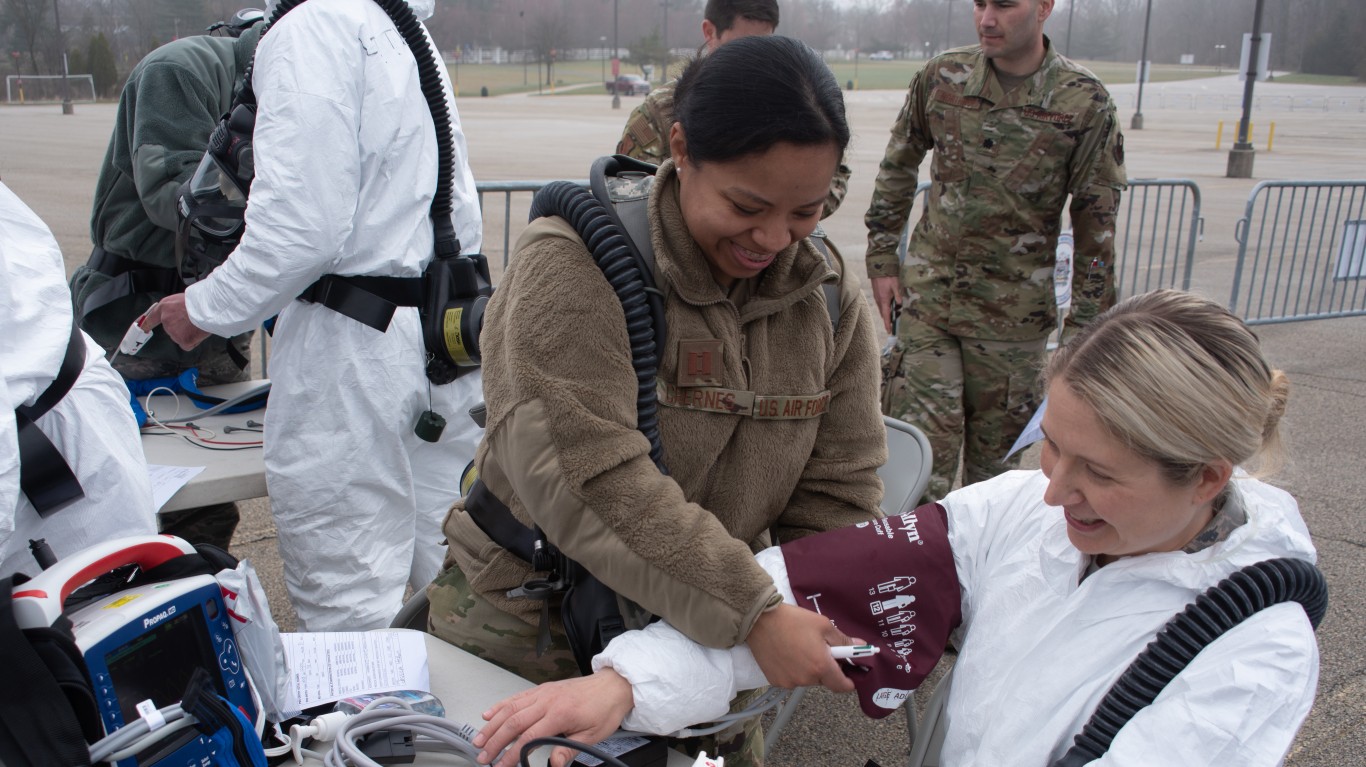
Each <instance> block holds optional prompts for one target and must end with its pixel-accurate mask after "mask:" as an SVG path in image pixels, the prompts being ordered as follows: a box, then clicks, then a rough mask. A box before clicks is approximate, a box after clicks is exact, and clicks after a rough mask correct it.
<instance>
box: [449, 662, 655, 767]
mask: <svg viewBox="0 0 1366 767" xmlns="http://www.w3.org/2000/svg"><path fill="white" fill-rule="evenodd" d="M634 705H635V699H634V697H633V696H632V694H631V683H630V682H627V681H626V679H625V678H624V677H622V676H621V675H620V674H618V673H617V672H615V671H613V670H612V669H603V670H601V671H599V672H597V673H595V674H591V675H589V676H584V677H578V678H575V679H566V680H564V681H562V682H549V683H546V684H542V685H537V686H536V687H533V688H531V689H530V690H524V691H522V692H519V693H517V694H516V695H513V696H512V697H510V698H507V699H506V700H502V701H500V702H498V703H496V704H494V706H493V708H491V709H489V710H488V711H485V712H484V719H486V720H487V721H488V724H487V725H485V726H484V729H482V730H480V731H479V734H478V735H476V736H475V737H474V745H475V747H476V748H480V749H483V751H482V752H481V753H480V754H479V759H478V762H479V763H480V764H490V763H491V762H492V761H493V759H494V758H495V757H497V756H498V754H499V753H500V752H501V751H503V749H504V748H507V753H505V754H503V758H502V759H499V760H498V762H497V765H496V767H516V765H517V763H518V761H519V760H520V758H521V752H522V747H523V746H525V745H526V744H527V743H528V742H530V741H532V740H534V739H536V738H544V737H550V736H555V735H564V736H565V737H567V738H570V739H571V740H577V741H579V742H581V743H587V744H589V745H592V744H594V743H597V742H599V741H601V740H603V739H605V738H607V737H608V736H609V735H611V734H612V733H614V732H616V731H617V728H618V727H620V726H621V720H623V719H625V718H626V715H627V714H629V713H630V712H631V708H632V707H633V706H634ZM514 741H515V742H514ZM509 746H510V748H509ZM576 755H577V752H575V751H573V750H571V749H569V748H565V747H563V746H558V747H556V748H555V749H554V750H553V751H552V752H551V754H550V764H551V765H552V767H565V765H567V764H569V761H570V760H571V759H573V758H574V757H575V756H576Z"/></svg>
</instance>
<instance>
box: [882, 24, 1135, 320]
mask: <svg viewBox="0 0 1366 767" xmlns="http://www.w3.org/2000/svg"><path fill="white" fill-rule="evenodd" d="M1045 43H1046V44H1047V41H1046V40H1045ZM1123 147H1124V139H1123V136H1122V135H1121V134H1120V132H1119V127H1118V124H1117V122H1116V120H1115V106H1114V102H1113V101H1111V100H1110V95H1109V93H1108V92H1107V91H1106V90H1105V87H1104V86H1103V85H1101V83H1100V81H1099V80H1097V79H1096V78H1095V76H1094V75H1092V74H1091V73H1090V72H1088V71H1087V70H1086V69H1084V68H1083V67H1080V66H1078V65H1076V64H1074V63H1072V62H1071V61H1069V60H1068V59H1066V58H1063V57H1062V56H1060V55H1058V53H1057V52H1056V51H1054V50H1053V48H1052V46H1051V45H1049V47H1048V52H1047V55H1046V56H1045V58H1044V61H1043V64H1042V66H1041V67H1040V68H1039V70H1038V71H1037V72H1035V73H1034V75H1033V76H1031V77H1030V78H1029V79H1027V80H1025V81H1024V82H1022V83H1020V84H1019V86H1018V87H1016V88H1014V89H1013V90H1012V91H1011V92H1010V93H1004V92H1003V91H1002V88H1001V84H1000V83H999V82H998V81H997V78H996V75H995V71H994V70H993V69H992V68H991V67H990V66H989V65H988V63H987V60H986V59H985V57H983V55H982V52H981V48H980V46H970V47H967V48H959V49H955V50H952V51H948V52H946V53H944V54H941V55H939V56H937V57H935V58H934V59H931V60H930V61H929V62H928V63H927V64H926V65H925V68H924V69H923V70H921V71H920V72H919V73H917V74H916V76H915V78H914V79H913V80H912V81H911V87H910V91H909V92H908V93H907V95H906V103H905V105H904V106H903V107H902V109H901V113H900V114H899V115H898V116H897V120H896V123H895V124H894V125H893V126H892V136H891V139H890V141H888V143H887V152H886V155H885V156H884V157H883V159H882V163H881V165H880V166H879V171H878V177H877V180H876V182H875V184H874V190H873V200H872V204H871V205H870V206H869V208H868V213H867V216H866V217H865V221H866V223H867V225H868V251H867V265H868V274H869V275H870V276H872V277H883V276H897V275H898V274H899V276H900V277H901V284H902V287H903V288H904V289H905V296H904V300H905V301H906V309H907V311H908V312H909V313H910V315H911V316H912V317H914V318H915V319H917V320H919V321H922V322H927V323H930V324H931V325H934V326H935V327H938V328H941V329H943V330H946V331H947V332H949V333H952V334H954V335H959V336H965V337H969V338H983V339H992V340H999V341H1024V340H1033V339H1038V338H1042V337H1044V336H1046V335H1048V333H1049V332H1050V331H1051V330H1052V329H1053V328H1055V327H1056V326H1057V319H1056V318H1057V309H1056V306H1055V298H1054V290H1053V266H1054V261H1055V251H1056V248H1057V242H1058V233H1059V231H1060V229H1061V223H1062V212H1063V207H1064V205H1065V204H1066V202H1067V199H1068V195H1071V200H1072V201H1071V206H1070V211H1071V218H1072V228H1073V231H1074V236H1075V243H1076V246H1075V256H1074V257H1073V288H1072V314H1071V318H1070V319H1069V323H1076V324H1078V325H1084V324H1085V323H1087V322H1089V321H1090V320H1091V319H1093V318H1094V317H1095V316H1096V315H1097V314H1099V313H1100V312H1101V311H1102V310H1104V309H1106V308H1108V307H1109V306H1111V305H1113V304H1114V301H1115V285H1114V266H1115V264H1114V236H1115V214H1116V212H1117V210H1118V207H1119V197H1120V192H1121V191H1122V190H1123V189H1124V187H1125V184H1126V179H1125V175H1124V148H1123ZM930 150H934V153H933V156H932V157H931V159H930V177H931V180H932V184H931V186H930V190H929V193H928V205H927V207H926V209H925V210H924V211H923V213H922V215H921V217H920V221H919V223H917V224H916V227H915V230H914V232H913V233H912V235H911V241H910V249H909V252H908V253H907V256H906V262H905V263H904V264H899V263H898V262H897V253H896V249H897V243H898V241H899V239H900V236H901V232H902V229H903V228H904V226H905V223H906V220H907V218H908V216H909V213H910V210H911V203H912V201H913V199H914V197H915V191H916V186H917V183H918V180H919V172H918V169H919V166H920V163H921V160H922V159H924V157H925V154H926V153H928V152H930Z"/></svg>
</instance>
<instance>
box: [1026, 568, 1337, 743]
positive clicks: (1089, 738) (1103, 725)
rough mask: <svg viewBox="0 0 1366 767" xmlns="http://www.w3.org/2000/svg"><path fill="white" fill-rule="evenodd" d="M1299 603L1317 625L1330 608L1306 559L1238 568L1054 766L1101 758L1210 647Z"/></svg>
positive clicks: (1169, 632) (1113, 693)
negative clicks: (1260, 617) (1254, 619)
mask: <svg viewBox="0 0 1366 767" xmlns="http://www.w3.org/2000/svg"><path fill="white" fill-rule="evenodd" d="M1292 601H1293V602H1299V603H1300V604H1301V605H1303V606H1304V611H1305V612H1306V613H1308V614H1309V622H1310V624H1312V625H1313V626H1314V628H1316V629H1317V628H1318V626H1319V622H1320V621H1322V620H1323V615H1324V613H1325V612H1327V610H1328V586H1327V584H1326V582H1325V581H1324V579H1323V573H1321V572H1319V570H1318V568H1316V567H1314V566H1313V565H1312V564H1310V563H1308V562H1306V561H1304V560H1302V559H1268V560H1266V561H1265V562H1258V563H1256V564H1254V565H1249V566H1248V567H1245V568H1243V569H1242V570H1239V571H1238V572H1236V573H1234V574H1232V575H1230V576H1229V577H1227V578H1225V579H1224V580H1222V581H1220V582H1219V583H1218V584H1217V585H1215V586H1213V587H1211V588H1210V589H1209V590H1208V591H1206V592H1205V593H1204V594H1201V595H1200V596H1199V597H1197V598H1196V600H1195V602H1193V603H1192V604H1191V605H1190V606H1188V607H1187V608H1186V609H1185V610H1182V611H1181V612H1180V613H1179V614H1178V615H1177V616H1176V617H1175V618H1172V619H1171V620H1170V621H1168V622H1167V625H1166V626H1164V627H1163V629H1162V631H1160V632H1159V633H1158V635H1157V638H1156V639H1154V640H1153V641H1152V642H1149V643H1148V646H1147V647H1146V648H1144V650H1143V652H1142V653H1140V654H1139V656H1138V657H1137V658H1135V659H1134V662H1133V664H1132V665H1130V666H1129V668H1128V669H1127V670H1126V671H1125V672H1124V673H1123V674H1122V675H1121V676H1120V678H1119V680H1118V681H1116V682H1115V684H1114V686H1113V687H1111V688H1110V691H1109V692H1107V693H1106V694H1105V697H1104V698H1103V699H1101V701H1100V705H1099V706H1097V707H1096V713H1095V714H1093V715H1092V716H1091V721H1089V722H1087V723H1086V726H1085V727H1083V728H1082V731H1081V733H1079V734H1078V735H1077V737H1076V739H1075V741H1074V743H1073V745H1072V748H1071V749H1070V750H1069V751H1068V752H1067V753H1066V754H1065V755H1063V757H1062V758H1061V759H1059V760H1058V761H1056V762H1054V763H1053V767H1079V765H1084V764H1088V763H1090V762H1093V761H1095V760H1096V759H1099V758H1100V757H1101V755H1103V754H1104V753H1105V752H1106V751H1108V750H1109V748H1110V743H1111V742H1112V741H1114V739H1115V735H1117V734H1118V733H1119V730H1120V728H1121V727H1123V726H1124V725H1125V724H1126V723H1127V722H1128V721H1129V720H1130V719H1132V718H1133V716H1134V714H1136V713H1138V711H1139V710H1140V709H1142V708H1143V707H1145V706H1147V705H1148V704H1150V703H1152V702H1153V700H1154V699H1155V698H1157V695H1158V693H1160V692H1162V688H1164V687H1166V686H1167V683H1168V682H1170V681H1171V680H1172V679H1173V678H1175V677H1176V675H1177V674H1179V673H1181V671H1182V669H1184V668H1186V666H1187V665H1189V664H1190V662H1191V660H1193V659H1194V658H1195V656H1196V655H1197V654H1198V653H1199V652H1200V651H1201V650H1202V649H1204V647H1205V646H1206V645H1208V644H1209V643H1211V642H1213V641H1214V640H1216V639H1218V638H1219V637H1220V636H1221V635H1222V634H1223V633H1224V632H1226V631H1228V630H1229V629H1231V628H1233V627H1234V626H1236V625H1238V624H1239V623H1242V622H1243V621H1244V620H1246V619H1247V618H1248V617H1250V616H1251V615H1253V614H1255V613H1256V612H1258V611H1259V610H1262V609H1264V608H1267V607H1270V606H1272V605H1275V604H1279V603H1281V602H1292Z"/></svg>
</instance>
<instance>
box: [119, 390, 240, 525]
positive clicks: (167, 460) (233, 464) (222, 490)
mask: <svg viewBox="0 0 1366 767" xmlns="http://www.w3.org/2000/svg"><path fill="white" fill-rule="evenodd" d="M264 383H267V382H266V381H243V382H241V383H233V384H223V385H221V386H206V387H203V392H204V393H205V394H211V395H213V396H216V397H224V398H230V397H233V396H236V395H238V394H243V393H245V392H247V391H250V390H252V389H254V388H256V387H258V386H260V385H261V384H264ZM151 400H152V402H151V407H152V409H153V411H154V412H156V413H157V415H158V416H160V417H163V418H174V417H176V401H175V399H174V398H172V397H171V396H169V395H163V394H158V395H157V396H155V397H152V398H151ZM195 411H196V408H195V406H194V404H193V403H191V402H190V401H189V400H187V399H186V398H185V397H184V395H181V397H180V416H182V417H183V416H187V415H190V414H192V413H194V412H195ZM265 419H266V410H265V409H261V410H252V411H250V412H247V413H238V414H236V415H213V416H208V417H207V418H201V419H195V424H196V425H198V426H201V427H203V428H205V429H211V430H213V431H214V432H216V433H217V434H218V437H217V438H218V439H222V440H230V441H234V442H252V441H259V440H260V438H261V434H259V433H256V432H236V433H232V434H225V433H224V432H223V427H224V426H235V427H236V426H246V425H247V421H248V420H252V421H256V422H257V423H263V422H264V421H265ZM149 423H150V421H149ZM142 452H143V454H144V455H145V456H146V457H147V463H149V464H158V465H162V466H204V467H206V468H205V470H204V471H202V472H200V473H199V474H198V475H197V476H196V477H195V478H194V479H192V480H190V482H189V484H187V485H185V487H182V488H181V489H180V490H179V491H178V492H176V494H175V495H173V496H171V499H170V500H169V501H167V502H166V505H165V506H162V507H161V509H160V511H178V510H180V509H190V508H195V507H198V506H207V505H209V504H214V503H226V502H228V501H241V500H244V499H247V498H260V497H262V496H264V495H265V494H266V467H265V461H264V459H263V458H262V456H261V449H260V448H259V447H257V448H253V449H250V450H206V449H204V448H202V447H197V446H195V445H192V444H190V443H189V442H186V441H185V440H184V439H182V438H180V437H179V436H169V435H155V434H147V433H146V432H144V433H143V435H142Z"/></svg>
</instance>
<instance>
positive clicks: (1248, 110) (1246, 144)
mask: <svg viewBox="0 0 1366 767" xmlns="http://www.w3.org/2000/svg"><path fill="white" fill-rule="evenodd" d="M1265 4H1266V0H1257V9H1256V11H1254V15H1253V17H1252V42H1251V43H1250V44H1249V45H1248V47H1247V72H1245V73H1244V77H1246V78H1247V79H1246V80H1245V81H1244V82H1243V117H1242V119H1240V120H1239V121H1238V140H1237V141H1236V142H1234V144H1233V148H1232V149H1230V150H1229V152H1228V173H1227V174H1225V175H1226V176H1227V177H1228V178H1252V161H1253V159H1254V158H1256V156H1257V151H1256V150H1255V149H1253V148H1252V141H1251V137H1249V136H1248V126H1249V124H1250V122H1251V120H1252V86H1253V85H1254V84H1255V83H1256V82H1257V64H1258V59H1259V57H1260V48H1261V47H1262V7H1263V6H1264V5H1265Z"/></svg>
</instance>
